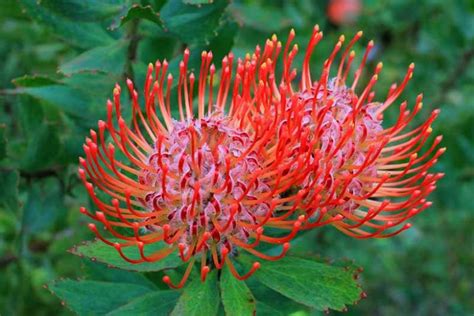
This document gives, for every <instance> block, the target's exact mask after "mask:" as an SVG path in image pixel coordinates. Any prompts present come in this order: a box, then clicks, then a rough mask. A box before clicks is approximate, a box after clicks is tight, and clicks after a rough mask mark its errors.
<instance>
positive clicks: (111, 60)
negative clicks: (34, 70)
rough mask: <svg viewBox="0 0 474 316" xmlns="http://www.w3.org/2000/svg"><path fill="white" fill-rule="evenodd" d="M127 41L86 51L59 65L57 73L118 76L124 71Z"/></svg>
mask: <svg viewBox="0 0 474 316" xmlns="http://www.w3.org/2000/svg"><path fill="white" fill-rule="evenodd" d="M127 45H128V41H117V42H114V43H113V44H111V45H108V46H100V47H96V48H93V49H91V50H88V51H86V52H84V53H82V54H81V55H79V56H77V57H75V58H74V59H72V60H70V61H69V62H67V63H65V64H63V65H61V66H60V67H59V71H60V72H62V73H64V74H66V75H71V74H73V73H77V72H83V71H102V72H106V73H112V74H117V75H120V74H122V73H123V71H124V67H125V60H126V58H127Z"/></svg>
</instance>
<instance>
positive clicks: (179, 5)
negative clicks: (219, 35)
mask: <svg viewBox="0 0 474 316" xmlns="http://www.w3.org/2000/svg"><path fill="white" fill-rule="evenodd" d="M228 4H229V1H227V0H217V1H216V2H214V3H212V4H209V5H203V6H200V7H196V6H194V5H191V4H185V3H183V2H181V1H168V2H167V3H166V4H165V5H164V6H163V8H162V9H161V11H160V13H161V18H162V19H163V21H164V23H165V28H166V29H167V30H168V31H169V32H170V33H172V34H174V35H176V36H177V37H178V38H179V39H180V40H182V41H183V42H185V43H188V44H189V43H208V42H209V41H210V39H211V38H212V37H214V30H215V29H217V28H218V26H219V24H220V21H221V17H222V15H223V13H224V11H225V9H226V7H227V5H228Z"/></svg>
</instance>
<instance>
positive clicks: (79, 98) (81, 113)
mask: <svg viewBox="0 0 474 316" xmlns="http://www.w3.org/2000/svg"><path fill="white" fill-rule="evenodd" d="M15 91H16V92H17V93H23V94H28V95H30V96H33V97H35V98H37V99H40V100H42V101H45V102H48V103H50V104H52V105H54V106H56V107H57V108H58V109H62V110H63V111H65V112H66V113H69V114H72V115H75V116H78V117H87V116H88V107H89V105H90V104H91V103H92V99H91V97H90V96H89V95H88V94H86V93H85V92H84V91H81V90H79V89H77V88H74V87H70V86H67V85H48V86H41V87H25V88H22V87H20V88H17V89H16V90H15Z"/></svg>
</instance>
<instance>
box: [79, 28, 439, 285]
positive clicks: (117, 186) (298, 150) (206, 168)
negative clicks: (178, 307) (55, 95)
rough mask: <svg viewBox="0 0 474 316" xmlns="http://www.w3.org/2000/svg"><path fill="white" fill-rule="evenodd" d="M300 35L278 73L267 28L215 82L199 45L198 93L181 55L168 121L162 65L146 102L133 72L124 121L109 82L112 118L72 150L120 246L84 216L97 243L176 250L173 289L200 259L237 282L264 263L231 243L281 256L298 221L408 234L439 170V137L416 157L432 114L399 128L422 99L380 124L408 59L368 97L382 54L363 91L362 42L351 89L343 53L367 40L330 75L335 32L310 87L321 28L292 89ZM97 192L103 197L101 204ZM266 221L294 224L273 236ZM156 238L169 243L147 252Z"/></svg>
mask: <svg viewBox="0 0 474 316" xmlns="http://www.w3.org/2000/svg"><path fill="white" fill-rule="evenodd" d="M294 36H295V34H294V31H291V32H290V35H289V39H288V42H287V44H286V46H285V48H284V50H283V59H282V63H283V73H282V74H281V75H279V76H277V75H276V73H275V69H276V65H277V63H278V62H279V60H278V56H279V54H280V53H281V49H282V45H281V43H280V42H278V40H277V38H276V36H274V37H272V39H271V40H268V41H267V43H266V45H265V48H264V50H263V52H262V51H261V50H260V48H259V47H257V49H256V51H255V53H254V54H253V55H252V56H250V55H247V56H246V57H245V58H244V59H243V60H241V59H239V60H238V62H237V67H236V71H235V75H233V74H232V72H233V69H232V62H233V56H232V54H230V55H228V56H226V57H225V58H224V59H223V62H222V69H223V70H222V73H221V75H220V78H219V84H218V87H217V91H214V87H213V85H214V84H213V83H214V80H215V79H216V78H215V75H216V74H215V67H214V66H213V65H211V60H212V53H207V52H203V53H202V58H201V59H202V60H201V69H200V72H199V79H198V80H197V97H196V100H194V99H193V94H194V84H195V81H196V80H195V76H194V74H193V73H191V74H190V75H188V74H187V67H188V66H187V64H188V59H189V51H188V50H186V51H185V53H184V58H183V61H182V62H181V63H180V75H179V81H178V89H177V108H178V110H179V120H178V121H176V120H174V119H173V118H172V116H171V102H170V98H171V95H170V94H171V86H172V81H173V77H172V76H171V75H168V76H167V75H166V74H167V67H168V64H167V62H166V61H164V62H163V63H160V62H157V63H156V64H155V66H153V65H150V66H149V68H148V73H147V75H146V80H145V87H144V93H143V95H144V106H143V109H144V110H142V108H141V107H140V105H139V104H138V92H137V91H136V90H135V88H134V85H133V83H132V82H131V81H127V86H128V90H129V93H130V95H131V99H132V116H131V119H130V125H127V123H126V120H125V118H124V117H123V115H122V112H121V106H120V94H121V89H120V87H119V86H118V85H117V86H116V88H115V89H114V101H113V102H111V101H109V102H108V103H107V113H108V115H107V121H106V122H104V121H99V124H98V133H96V132H95V131H91V136H90V138H88V139H86V143H85V145H84V151H85V154H86V156H85V158H81V159H80V164H81V168H80V169H79V174H80V177H81V178H82V180H83V182H84V184H85V186H86V188H87V190H88V192H89V194H90V196H91V198H92V199H93V201H94V202H95V204H96V205H97V207H98V209H99V211H97V212H89V211H88V210H86V209H85V208H81V212H83V213H84V214H87V215H88V216H90V217H91V218H92V219H94V220H96V221H98V222H101V223H102V224H103V225H104V227H105V229H106V230H107V231H109V232H110V234H112V235H113V236H114V237H115V238H118V239H119V240H121V242H111V241H109V240H107V239H106V238H105V237H104V236H103V235H102V233H100V232H99V230H98V228H97V227H96V226H95V225H94V224H90V225H89V227H90V229H91V230H92V231H93V232H94V233H95V234H96V235H97V237H98V238H100V239H101V240H102V241H103V242H105V243H107V244H109V245H111V246H113V247H115V248H116V250H117V251H118V252H119V253H120V255H121V256H122V257H123V258H124V260H127V261H129V262H131V263H137V264H138V263H141V262H153V261H157V260H160V259H162V258H164V257H166V256H169V255H173V256H179V257H180V258H181V259H182V260H183V261H184V262H189V264H188V267H187V269H186V272H185V273H184V276H183V278H182V279H181V281H180V282H177V284H175V283H173V282H171V280H170V278H169V277H168V276H165V277H164V279H163V280H164V281H165V282H166V283H167V284H169V285H170V286H171V287H182V286H183V285H184V283H185V281H186V279H187V278H188V276H189V274H190V272H191V269H192V268H193V266H194V263H195V261H196V260H197V259H198V258H199V260H200V261H201V263H200V264H201V278H202V279H203V280H204V279H205V278H206V275H207V274H208V272H209V270H210V267H211V266H213V267H216V268H217V269H221V268H222V267H223V265H224V264H227V265H228V266H229V268H230V271H231V272H232V273H233V274H234V276H236V277H237V278H238V279H245V278H247V277H249V276H250V275H251V274H252V273H253V272H255V270H257V269H258V268H259V266H260V264H259V263H258V262H256V263H254V264H253V266H252V267H251V268H250V271H249V272H248V273H246V274H244V275H242V276H241V275H240V274H239V273H238V272H237V269H236V268H235V266H234V263H233V255H234V254H236V253H237V251H238V249H242V250H244V251H247V252H249V253H251V254H254V255H256V256H257V257H260V258H262V259H266V260H275V259H278V258H280V257H282V256H283V255H284V254H285V253H286V251H287V250H288V248H289V243H288V242H289V241H290V240H291V239H292V238H293V237H294V236H295V235H296V234H297V232H298V231H299V230H300V229H310V228H314V227H318V226H322V225H326V224H333V225H335V226H336V227H337V228H338V229H340V230H341V231H343V232H345V233H346V234H349V235H351V236H354V237H359V238H367V237H388V236H392V235H394V234H396V233H399V232H400V231H402V230H404V229H407V228H408V227H409V225H410V224H405V221H406V220H407V219H409V218H410V217H412V216H414V215H416V214H418V213H420V212H421V211H422V210H424V209H426V208H427V207H429V206H430V202H428V201H427V200H426V198H427V197H428V195H429V194H430V193H431V192H432V191H433V190H434V188H435V184H436V181H437V180H438V179H439V178H441V177H442V174H439V173H429V169H430V168H431V167H432V166H433V165H434V164H435V163H436V160H437V158H438V157H439V155H441V154H442V153H443V151H444V149H443V148H442V149H438V150H437V151H436V152H435V153H434V154H432V153H433V152H434V151H435V149H436V147H437V145H438V144H439V142H440V141H441V137H439V136H438V137H436V138H435V139H434V141H433V143H432V145H431V146H429V147H428V150H426V151H424V152H422V153H421V154H420V150H422V148H423V145H424V144H425V142H426V141H427V139H428V137H429V135H430V134H431V131H432V130H431V123H432V122H433V121H434V119H435V118H436V116H437V114H438V111H437V110H436V111H433V113H432V115H431V116H430V117H429V118H428V120H426V121H425V122H424V123H422V124H421V125H419V126H418V127H415V128H414V129H412V130H409V131H407V127H408V125H409V124H410V123H411V122H412V120H413V118H414V117H415V115H416V114H417V113H418V112H419V111H420V109H421V99H422V96H421V95H420V96H419V97H418V98H417V100H416V104H415V106H414V109H413V111H410V110H408V109H407V103H406V102H403V103H402V104H401V106H400V115H399V118H398V119H397V121H396V122H395V123H394V124H393V125H392V126H390V127H388V128H383V127H382V118H383V112H384V111H385V110H386V109H387V108H388V107H389V106H390V105H391V104H392V103H393V102H394V101H395V100H396V99H397V98H398V97H399V95H400V94H401V92H402V91H403V89H404V88H405V86H406V84H407V82H408V80H409V79H410V78H411V76H412V73H413V68H414V66H413V65H410V67H409V69H408V72H407V74H406V76H405V79H404V80H403V82H402V83H401V84H400V85H399V86H397V85H396V84H394V85H393V86H392V87H391V88H390V91H389V92H388V96H387V97H386V99H385V101H383V102H375V101H373V100H374V98H375V93H374V92H373V91H372V88H373V86H374V85H375V83H376V81H377V78H378V77H377V76H378V74H379V73H380V71H381V69H382V64H381V63H380V64H378V65H377V67H376V68H375V74H374V75H373V76H372V78H371V79H370V81H369V82H368V84H367V85H366V86H365V87H364V88H363V89H362V91H361V92H357V91H358V90H359V88H358V82H359V80H360V78H361V75H362V71H363V69H364V66H365V63H366V60H367V57H368V54H369V52H370V50H371V48H372V47H373V43H372V42H370V43H369V45H368V47H367V49H366V52H365V54H364V56H363V58H362V62H361V64H360V65H359V67H358V68H357V69H356V70H355V74H354V79H353V81H352V83H351V84H350V85H348V84H347V78H348V76H349V73H350V71H351V65H352V62H353V60H354V57H355V53H354V52H353V51H350V50H351V47H352V46H353V45H354V43H355V42H356V41H357V40H358V39H359V38H360V37H361V36H362V32H359V33H357V35H356V36H355V37H354V38H353V40H352V41H351V42H350V43H349V44H348V46H347V47H346V48H345V50H344V51H343V53H342V57H341V62H340V64H339V67H338V68H337V70H336V72H335V74H333V75H331V65H332V64H333V62H334V59H335V57H336V55H337V53H338V52H339V50H340V49H341V47H342V44H343V42H344V37H343V36H342V37H341V38H340V39H339V42H338V43H337V44H336V46H335V48H334V50H333V52H332V53H331V55H330V56H329V58H328V59H327V60H326V62H325V63H324V65H323V70H322V74H321V76H320V77H319V79H318V80H316V81H314V82H313V81H312V79H311V74H310V65H309V61H310V57H311V54H312V51H313V49H314V47H315V45H316V44H317V43H318V42H319V41H320V40H321V38H322V32H319V29H318V27H315V29H314V32H313V35H312V37H311V39H310V42H309V45H308V50H307V51H306V54H305V58H304V62H303V67H302V77H301V82H300V87H299V88H298V89H297V90H294V88H293V86H292V82H293V80H294V78H295V77H296V74H297V72H296V70H294V69H291V66H292V61H293V59H294V58H295V55H296V54H297V51H298V47H297V46H296V45H295V46H293V48H292V49H290V43H291V41H292V40H293V38H294ZM165 79H166V80H165ZM165 81H166V82H165ZM277 81H279V83H278V82H277ZM214 95H216V97H215V98H214ZM194 101H195V102H194ZM194 103H196V104H195V105H194ZM195 112H197V113H195ZM106 134H109V135H110V138H109V139H110V143H107V142H106V137H107V136H106ZM115 148H118V151H119V152H120V153H117V155H116V149H115ZM119 155H120V156H121V158H118V157H119ZM89 181H90V182H89ZM95 188H96V189H98V191H102V192H103V193H105V194H106V195H109V196H110V197H111V200H110V201H106V200H102V199H101V198H100V197H101V196H102V195H96V192H95ZM264 228H279V229H280V230H281V229H283V230H289V231H290V232H289V233H288V234H287V235H286V236H284V237H281V234H279V233H277V234H276V235H273V236H270V235H268V232H269V231H270V230H266V231H265V232H264ZM260 242H267V243H270V244H283V251H282V253H281V254H280V255H279V256H276V257H272V256H269V255H267V254H265V253H262V252H261V251H259V250H258V248H257V246H258V245H259V243H260ZM153 243H161V244H162V245H164V247H162V249H161V250H159V251H157V252H155V253H153V254H150V255H145V248H146V247H147V245H149V244H153ZM124 247H136V248H138V250H139V253H140V257H139V258H128V257H127V256H125V254H124V252H123V248H124Z"/></svg>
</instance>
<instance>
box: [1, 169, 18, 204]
mask: <svg viewBox="0 0 474 316" xmlns="http://www.w3.org/2000/svg"><path fill="white" fill-rule="evenodd" d="M18 183H19V174H18V171H16V170H0V206H2V207H4V208H6V209H7V210H10V211H11V212H16V211H17V210H18V205H19V204H18Z"/></svg>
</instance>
